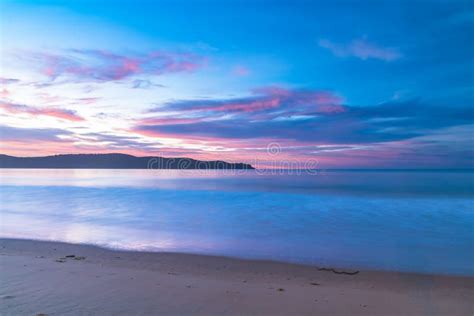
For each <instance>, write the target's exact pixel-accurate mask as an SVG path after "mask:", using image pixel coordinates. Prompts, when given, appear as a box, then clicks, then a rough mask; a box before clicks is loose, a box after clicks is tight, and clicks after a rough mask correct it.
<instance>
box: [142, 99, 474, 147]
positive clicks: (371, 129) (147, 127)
mask: <svg viewBox="0 0 474 316" xmlns="http://www.w3.org/2000/svg"><path fill="white" fill-rule="evenodd" d="M276 94H278V95H284V96H290V95H291V96H293V92H288V91H286V90H283V91H280V92H278V93H273V94H272V95H276ZM297 95H298V97H296V98H292V99H291V102H289V103H288V106H287V107H286V109H287V110H286V111H279V112H278V111H277V112H275V111H274V108H273V107H269V108H265V109H263V108H262V107H260V106H258V107H255V106H254V103H252V102H250V101H249V102H247V104H248V105H249V106H250V107H251V109H253V110H256V108H257V109H258V111H262V112H263V113H260V114H259V115H257V116H256V115H254V114H255V113H253V112H249V111H248V112H241V113H239V114H240V115H238V116H218V117H217V118H216V119H215V120H211V119H210V117H206V118H204V117H197V118H196V117H192V116H189V117H186V116H185V115H186V113H187V110H188V107H189V104H186V105H184V104H183V103H180V102H176V103H175V104H178V105H180V107H178V108H175V110H177V111H178V112H177V113H179V115H180V116H179V117H176V118H175V119H174V120H173V119H168V120H164V119H162V118H160V119H157V120H153V119H150V118H148V119H146V120H141V121H138V122H137V124H136V126H134V128H133V131H134V132H138V133H141V134H144V135H147V136H155V137H158V138H160V137H163V138H166V137H170V138H184V139H186V138H187V139H202V140H205V141H209V140H210V139H211V140H212V139H217V140H220V141H221V142H222V143H223V144H225V140H226V139H228V140H236V139H240V140H245V139H246V140H255V139H261V138H273V139H278V140H280V141H282V142H283V143H284V142H288V141H298V142H307V143H313V144H333V145H354V144H376V143H383V142H393V141H400V140H408V139H412V138H415V137H420V136H423V135H426V134H429V133H432V132H433V131H436V130H438V129H443V128H449V127H454V126H460V125H466V124H471V123H472V121H473V120H474V113H473V112H472V109H471V108H470V107H463V106H458V107H439V106H430V105H427V104H425V103H423V102H421V101H419V100H412V101H409V102H390V103H385V104H380V105H376V106H359V107H357V106H348V105H345V106H342V105H340V106H341V107H342V110H340V111H317V110H318V109H317V108H316V109H315V110H313V111H312V112H310V111H308V110H307V109H306V110H305V113H306V115H304V116H302V115H296V114H297V113H298V112H290V111H291V105H297V104H298V103H297V102H300V101H301V100H306V96H307V95H306V94H303V96H304V97H301V96H300V95H299V94H297ZM310 95H312V94H311V93H310ZM311 100H313V98H312V99H311ZM208 102H210V101H208ZM222 102H223V101H218V103H217V104H214V106H212V107H210V108H212V109H214V110H215V109H217V110H218V111H220V110H222V109H223V106H224V105H223V104H236V103H235V102H230V103H229V102H227V103H222ZM285 102H286V101H285ZM285 102H281V104H280V105H282V104H285ZM294 102H295V103H294ZM301 102H303V101H301ZM238 104H241V103H238ZM302 104H305V103H302ZM191 108H193V109H199V110H203V109H206V111H207V109H208V108H209V107H203V106H201V104H198V105H196V104H195V103H191ZM298 108H300V107H298ZM179 109H181V110H183V109H184V113H183V112H179ZM226 110H228V109H227V108H226ZM155 111H157V109H156V110H155ZM293 113H294V115H295V116H296V119H281V118H288V117H291V115H293ZM176 116H177V115H176Z"/></svg>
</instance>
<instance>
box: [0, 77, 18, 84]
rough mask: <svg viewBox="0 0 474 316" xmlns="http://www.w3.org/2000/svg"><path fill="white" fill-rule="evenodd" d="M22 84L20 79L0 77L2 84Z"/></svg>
mask: <svg viewBox="0 0 474 316" xmlns="http://www.w3.org/2000/svg"><path fill="white" fill-rule="evenodd" d="M18 82H20V80H19V79H13V78H3V77H0V84H5V85H6V84H14V83H18Z"/></svg>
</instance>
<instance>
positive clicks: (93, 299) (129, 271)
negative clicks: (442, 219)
mask: <svg viewBox="0 0 474 316" xmlns="http://www.w3.org/2000/svg"><path fill="white" fill-rule="evenodd" d="M0 248H1V249H0V254H1V256H0V273H1V274H0V281H1V282H0V302H1V305H0V306H1V307H0V312H1V315H38V314H43V315H157V314H160V315H239V314H240V315H315V314H318V315H472V314H473V312H474V302H473V297H474V278H472V277H459V276H458V277H456V276H437V275H419V274H409V273H392V272H376V271H359V272H358V273H356V272H357V270H350V269H334V270H332V268H333V267H325V268H327V269H321V268H322V267H314V266H303V265H294V264H286V263H278V262H269V261H252V260H240V259H233V258H223V257H213V256H200V255H189V254H175V253H146V252H124V251H112V250H107V249H102V248H99V247H95V246H88V245H73V244H67V243H58V242H43V241H30V240H15V239H1V240H0Z"/></svg>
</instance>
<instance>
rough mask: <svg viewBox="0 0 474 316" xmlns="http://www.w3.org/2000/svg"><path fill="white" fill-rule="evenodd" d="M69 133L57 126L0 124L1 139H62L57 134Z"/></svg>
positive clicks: (26, 140) (21, 140)
mask: <svg viewBox="0 0 474 316" xmlns="http://www.w3.org/2000/svg"><path fill="white" fill-rule="evenodd" d="M70 134H71V133H70V132H68V131H66V130H62V129H57V128H18V127H11V126H6V125H0V138H1V139H2V141H12V142H13V141H16V142H32V141H49V142H51V141H58V142H61V141H63V140H62V139H61V138H59V137H58V136H62V135H70Z"/></svg>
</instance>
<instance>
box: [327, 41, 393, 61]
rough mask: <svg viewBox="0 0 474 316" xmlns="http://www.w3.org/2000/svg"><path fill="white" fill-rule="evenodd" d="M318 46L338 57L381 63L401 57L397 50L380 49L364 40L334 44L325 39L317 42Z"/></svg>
mask: <svg viewBox="0 0 474 316" xmlns="http://www.w3.org/2000/svg"><path fill="white" fill-rule="evenodd" d="M319 46H320V47H323V48H326V49H328V50H330V51H331V52H332V53H333V54H334V55H336V56H338V57H350V56H352V57H357V58H360V59H362V60H367V59H371V58H372V59H379V60H383V61H394V60H397V59H400V58H401V57H402V55H401V53H400V52H399V50H398V49H397V48H392V47H380V46H378V45H376V44H374V43H370V42H368V41H367V40H366V39H355V40H353V41H351V42H350V43H346V44H341V43H334V42H331V41H329V40H327V39H321V40H319Z"/></svg>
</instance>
